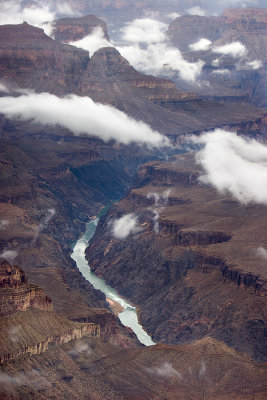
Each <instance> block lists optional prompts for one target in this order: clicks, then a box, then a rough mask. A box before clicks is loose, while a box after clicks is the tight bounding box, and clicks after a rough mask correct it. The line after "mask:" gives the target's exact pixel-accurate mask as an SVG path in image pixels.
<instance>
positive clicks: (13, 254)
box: [0, 250, 18, 263]
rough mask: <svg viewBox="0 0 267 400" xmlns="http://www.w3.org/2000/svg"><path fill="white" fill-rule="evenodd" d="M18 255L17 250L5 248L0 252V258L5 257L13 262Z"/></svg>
mask: <svg viewBox="0 0 267 400" xmlns="http://www.w3.org/2000/svg"><path fill="white" fill-rule="evenodd" d="M17 256H18V251H17V250H5V251H3V252H2V253H1V254H0V258H5V259H6V260H7V261H8V262H11V263H12V262H13V261H14V259H15V258H16V257H17Z"/></svg>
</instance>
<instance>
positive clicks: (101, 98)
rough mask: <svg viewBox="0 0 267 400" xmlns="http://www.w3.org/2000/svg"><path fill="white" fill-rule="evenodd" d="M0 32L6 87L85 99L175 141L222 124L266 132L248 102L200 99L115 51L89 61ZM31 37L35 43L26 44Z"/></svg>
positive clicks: (15, 30)
mask: <svg viewBox="0 0 267 400" xmlns="http://www.w3.org/2000/svg"><path fill="white" fill-rule="evenodd" d="M1 29H2V42H1V40H0V50H1V48H2V56H1V59H2V67H1V63H0V78H1V79H4V80H6V82H7V84H8V85H10V86H14V85H18V86H22V87H23V88H31V89H34V90H36V91H48V92H50V93H54V94H57V95H62V94H68V93H75V94H77V95H82V96H89V97H91V98H92V99H93V100H94V101H98V102H101V103H104V104H110V105H113V106H115V107H116V108H118V109H120V110H122V111H124V112H126V113H127V114H129V115H130V116H132V117H134V118H136V119H138V120H143V121H144V122H146V123H148V124H149V125H151V126H152V127H153V128H154V129H156V130H160V131H161V132H162V133H165V134H168V135H173V136H174V138H173V140H175V141H176V139H177V136H180V135H181V134H185V133H189V132H200V131H202V130H206V129H213V128H215V127H223V126H225V127H229V126H230V127H233V128H235V129H238V127H239V126H240V125H241V124H242V125H244V126H245V127H246V129H247V133H248V134H249V133H251V132H255V131H256V132H264V130H265V128H264V125H265V123H264V112H263V111H261V110H258V109H256V108H255V107H253V106H252V105H250V104H248V103H247V102H244V104H242V105H241V104H238V102H236V101H235V102H232V101H230V104H223V103H222V101H217V102H214V101H213V102H210V101H203V100H202V99H199V97H198V96H196V95H194V94H193V93H185V92H183V91H181V90H178V89H177V88H176V87H175V85H174V83H173V82H172V81H170V80H166V79H160V78H154V77H152V76H146V75H144V74H140V73H138V72H137V71H135V70H134V68H132V67H131V66H130V65H129V63H128V62H127V61H126V60H125V59H124V58H123V57H121V56H120V54H119V53H118V51H116V50H115V49H114V48H104V49H100V50H99V51H97V52H96V53H95V54H94V55H93V57H92V59H89V55H88V52H87V51H83V50H81V49H78V48H76V47H74V46H69V45H63V44H61V43H59V42H58V41H54V40H52V39H51V38H49V37H47V36H46V35H45V34H44V33H43V31H42V30H40V29H38V28H34V27H30V26H29V25H27V24H20V25H18V26H15V25H7V26H3V27H1ZM0 33H1V32H0ZM5 35H8V36H9V37H10V40H9V41H7V42H6V41H5V39H4V38H5ZM31 35H33V37H35V36H36V39H34V40H33V41H30V39H29V38H30V37H31ZM24 36H25V40H24ZM0 39H1V35H0ZM1 43H2V44H1ZM12 43H13V44H12ZM0 53H1V51H0ZM19 60H20V61H19ZM0 61H1V60H0ZM239 96H240V93H239ZM242 96H243V97H242V98H243V100H242V102H243V101H244V100H246V98H245V97H244V94H242Z"/></svg>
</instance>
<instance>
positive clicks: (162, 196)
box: [146, 189, 171, 207]
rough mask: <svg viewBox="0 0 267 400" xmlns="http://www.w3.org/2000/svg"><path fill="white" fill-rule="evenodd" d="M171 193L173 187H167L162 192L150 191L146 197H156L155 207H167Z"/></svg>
mask: <svg viewBox="0 0 267 400" xmlns="http://www.w3.org/2000/svg"><path fill="white" fill-rule="evenodd" d="M170 193H171V189H166V190H164V192H162V193H157V192H149V193H148V194H147V196H146V197H147V198H148V199H154V206H155V207H166V205H167V203H168V199H169V196H170Z"/></svg>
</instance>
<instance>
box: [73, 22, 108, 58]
mask: <svg viewBox="0 0 267 400" xmlns="http://www.w3.org/2000/svg"><path fill="white" fill-rule="evenodd" d="M104 36H105V34H104V32H103V29H102V28H101V27H100V26H97V27H96V28H94V29H93V31H92V32H91V33H90V35H88V36H86V37H84V38H83V39H80V40H77V41H75V42H70V43H69V44H71V45H73V46H76V47H81V48H82V49H85V50H88V51H89V53H90V55H91V56H92V55H93V54H94V52H95V51H97V50H98V49H101V48H102V47H113V46H112V44H111V42H109V41H108V40H107V39H106V38H105V37H104Z"/></svg>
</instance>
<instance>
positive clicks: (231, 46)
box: [212, 42, 247, 58]
mask: <svg viewBox="0 0 267 400" xmlns="http://www.w3.org/2000/svg"><path fill="white" fill-rule="evenodd" d="M212 51H213V52H214V53H217V54H223V55H229V56H232V57H234V58H238V57H243V56H245V55H246V53H247V49H246V47H245V46H244V45H243V44H242V43H240V42H232V43H228V44H225V45H223V46H216V47H213V49H212Z"/></svg>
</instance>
